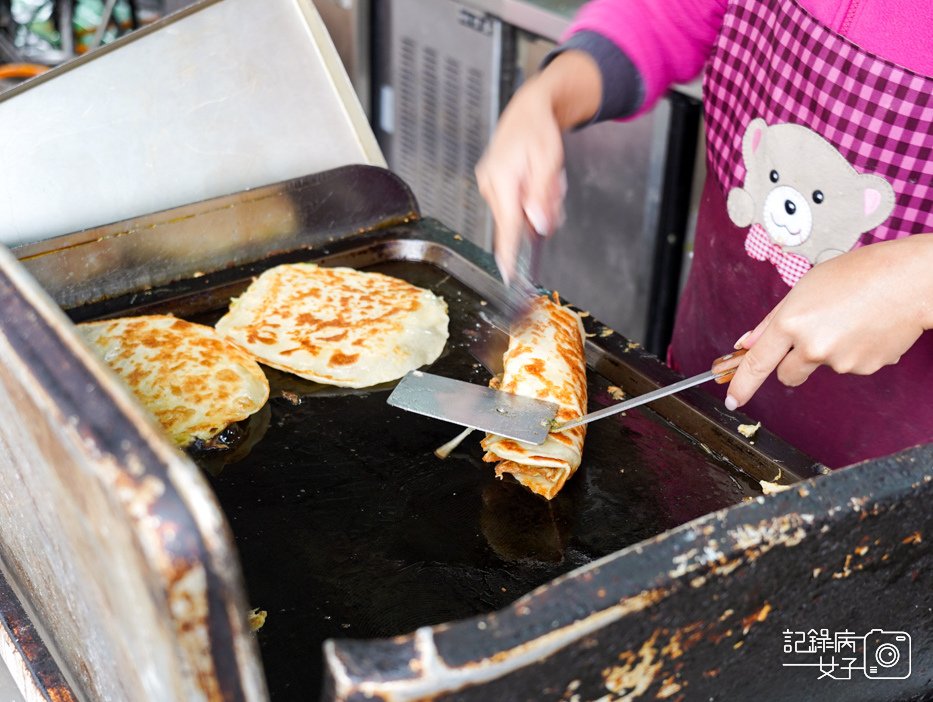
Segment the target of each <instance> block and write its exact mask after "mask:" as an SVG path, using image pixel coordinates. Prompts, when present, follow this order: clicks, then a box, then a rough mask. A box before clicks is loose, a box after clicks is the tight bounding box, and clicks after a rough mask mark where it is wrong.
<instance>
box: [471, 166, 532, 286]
mask: <svg viewBox="0 0 933 702" xmlns="http://www.w3.org/2000/svg"><path fill="white" fill-rule="evenodd" d="M476 176H477V177H476V180H477V183H478V184H479V189H480V193H481V194H482V196H483V197H484V198H485V200H486V202H487V203H488V204H489V209H490V211H491V212H492V217H493V220H494V222H495V227H496V236H495V241H494V244H493V254H494V256H495V259H496V265H497V266H498V267H499V273H500V274H501V275H502V280H503V281H505V283H506V285H508V284H509V281H510V280H511V279H512V276H513V275H514V273H515V259H516V258H517V257H518V249H519V247H520V246H521V243H522V235H523V232H524V229H525V214H524V212H523V211H522V206H521V193H520V190H519V187H520V181H519V180H518V179H516V178H499V179H498V180H497V181H495V182H494V181H493V180H492V179H491V178H490V177H489V176H488V171H486V170H483V169H482V168H481V167H480V166H477V170H476Z"/></svg>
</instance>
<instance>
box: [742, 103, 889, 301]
mask: <svg viewBox="0 0 933 702" xmlns="http://www.w3.org/2000/svg"><path fill="white" fill-rule="evenodd" d="M742 157H743V159H744V161H745V168H746V170H747V172H746V174H745V182H744V184H743V186H744V187H741V188H733V189H732V190H731V191H730V192H729V198H728V201H727V206H728V210H729V218H730V219H731V220H732V221H733V222H735V224H736V225H737V226H740V227H747V226H749V225H751V229H750V230H749V232H748V235H747V236H746V238H745V250H746V252H748V255H749V256H751V257H752V258H755V259H757V260H759V261H764V260H769V261H771V263H773V264H774V265H775V267H776V268H777V269H778V273H779V274H780V275H781V278H782V279H783V280H784V282H785V283H787V284H788V285H790V286H791V287H793V285H794V284H795V283H796V282H797V281H798V280H799V279H800V277H801V276H802V275H803V274H804V273H806V272H807V271H808V270H809V269H810V268H811V267H812V266H814V265H816V264H817V263H821V262H822V261H826V260H828V259H830V258H833V257H834V256H838V255H840V254H843V253H845V252H846V251H848V250H849V249H851V248H852V247H853V246H855V243H856V242H857V241H858V239H859V237H860V236H861V235H862V234H863V233H864V232H867V231H868V230H870V229H873V228H875V227H877V226H878V225H879V224H881V223H882V222H883V221H884V220H886V219H887V218H888V216H889V215H890V214H891V211H892V210H893V209H894V189H893V188H892V187H891V186H890V184H889V183H888V182H887V181H886V180H884V179H883V178H881V177H879V176H875V175H864V174H860V173H858V172H857V171H856V170H855V169H854V168H852V166H850V165H849V163H848V162H847V161H846V160H845V157H844V156H843V155H842V154H840V153H839V152H838V151H837V150H836V148H835V147H834V146H833V145H832V144H830V143H829V142H828V141H826V140H825V139H823V137H821V136H820V135H819V134H817V133H816V132H814V131H812V130H810V129H807V128H806V127H802V126H800V125H797V124H775V125H772V126H768V124H767V123H766V122H765V121H764V120H763V119H755V120H752V122H751V123H750V124H749V125H748V129H746V131H745V136H744V137H743V138H742Z"/></svg>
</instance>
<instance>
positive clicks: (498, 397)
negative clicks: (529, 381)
mask: <svg viewBox="0 0 933 702" xmlns="http://www.w3.org/2000/svg"><path fill="white" fill-rule="evenodd" d="M388 403H389V404H390V405H392V406H393V407H398V408H400V409H404V410H408V411H409V412H415V413H417V414H423V415H425V416H427V417H434V418H435V419H442V420H444V421H445V422H452V423H454V424H459V425H461V426H464V427H471V428H473V429H480V430H482V431H486V432H489V433H491V434H498V435H499V436H505V437H507V438H509V439H515V440H517V441H523V442H525V443H529V444H536V445H537V444H541V443H543V442H544V440H545V439H546V438H547V435H548V433H549V432H550V429H551V420H552V419H554V416H555V415H556V414H557V405H556V404H554V403H553V402H545V401H543V400H536V399H534V398H530V397H521V396H519V395H512V394H510V393H506V392H500V391H498V390H493V389H492V388H488V387H485V386H483V385H476V384H474V383H465V382H463V381H460V380H454V379H452V378H444V377H443V376H439V375H433V374H431V373H424V372H422V371H411V372H410V373H409V374H408V375H406V376H405V377H404V378H402V380H401V381H400V382H399V384H398V385H396V386H395V390H393V391H392V394H391V395H389V399H388Z"/></svg>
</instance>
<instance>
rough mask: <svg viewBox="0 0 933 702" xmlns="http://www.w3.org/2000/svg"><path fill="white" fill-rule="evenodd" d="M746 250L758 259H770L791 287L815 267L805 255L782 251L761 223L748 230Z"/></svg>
mask: <svg viewBox="0 0 933 702" xmlns="http://www.w3.org/2000/svg"><path fill="white" fill-rule="evenodd" d="M745 252H746V253H747V254H748V255H749V256H751V257H752V258H754V259H755V260H756V261H770V262H771V263H772V264H773V265H774V267H775V268H777V271H778V274H779V275H780V276H781V280H783V281H784V282H785V283H787V284H788V285H789V286H791V287H794V285H796V284H797V281H798V280H800V278H801V277H802V276H803V274H804V273H806V272H807V271H808V270H810V269H811V268H812V267H813V265H812V264H811V263H810V262H809V261H808V260H807V259H805V258H804V257H803V256H800V255H799V254H794V253H787V252H785V251H782V250H781V247H780V245H778V244H775V243H773V242H772V241H771V237H769V236H768V232H767V231H765V228H764V227H763V226H761V225H760V224H753V225H752V226H751V228H750V229H749V230H748V236H746V237H745Z"/></svg>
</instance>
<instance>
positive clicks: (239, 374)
mask: <svg viewBox="0 0 933 702" xmlns="http://www.w3.org/2000/svg"><path fill="white" fill-rule="evenodd" d="M78 330H79V331H80V332H81V334H82V335H83V336H84V338H85V339H86V340H87V341H88V343H89V344H90V345H91V347H92V348H93V349H94V350H95V351H97V352H98V353H99V354H100V356H101V357H102V358H103V359H104V361H105V362H106V363H107V365H109V366H110V367H111V368H112V369H113V370H114V371H116V373H117V375H119V376H120V377H121V378H122V379H123V380H124V382H125V383H126V384H127V385H128V386H129V388H130V390H132V391H133V394H134V395H136V397H137V398H138V399H139V400H140V402H141V403H142V404H143V406H144V407H146V408H147V409H148V410H149V411H150V412H151V413H152V414H153V415H154V416H155V418H156V419H157V420H158V421H159V423H160V424H161V425H162V426H163V428H164V429H165V431H166V432H168V434H169V435H170V436H171V437H172V440H173V441H174V442H175V444H177V445H179V446H187V445H188V444H190V443H191V442H192V441H194V440H195V439H201V440H207V439H210V438H212V437H213V436H215V435H217V434H219V433H220V432H221V431H223V430H224V429H225V428H226V427H227V426H229V425H230V424H233V423H234V422H238V421H240V420H242V419H246V418H247V417H249V416H250V415H251V414H253V413H254V412H256V411H257V410H258V409H260V408H261V407H262V406H263V405H264V404H265V402H266V400H267V399H268V397H269V383H268V381H267V380H266V376H265V374H264V373H263V372H262V368H260V367H259V365H258V364H257V363H256V362H255V361H254V360H253V359H252V358H251V357H250V356H249V355H248V354H247V353H245V352H244V351H243V350H242V349H241V348H239V347H238V346H237V345H236V344H233V343H231V342H230V341H228V340H226V339H224V338H223V337H222V336H220V335H219V334H218V333H217V332H216V331H215V330H214V329H212V328H211V327H207V326H204V325H202V324H192V323H190V322H186V321H184V320H181V319H176V318H175V317H171V316H167V315H149V316H141V317H122V318H120V319H109V320H105V321H101V322H88V323H85V324H79V325H78Z"/></svg>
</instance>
